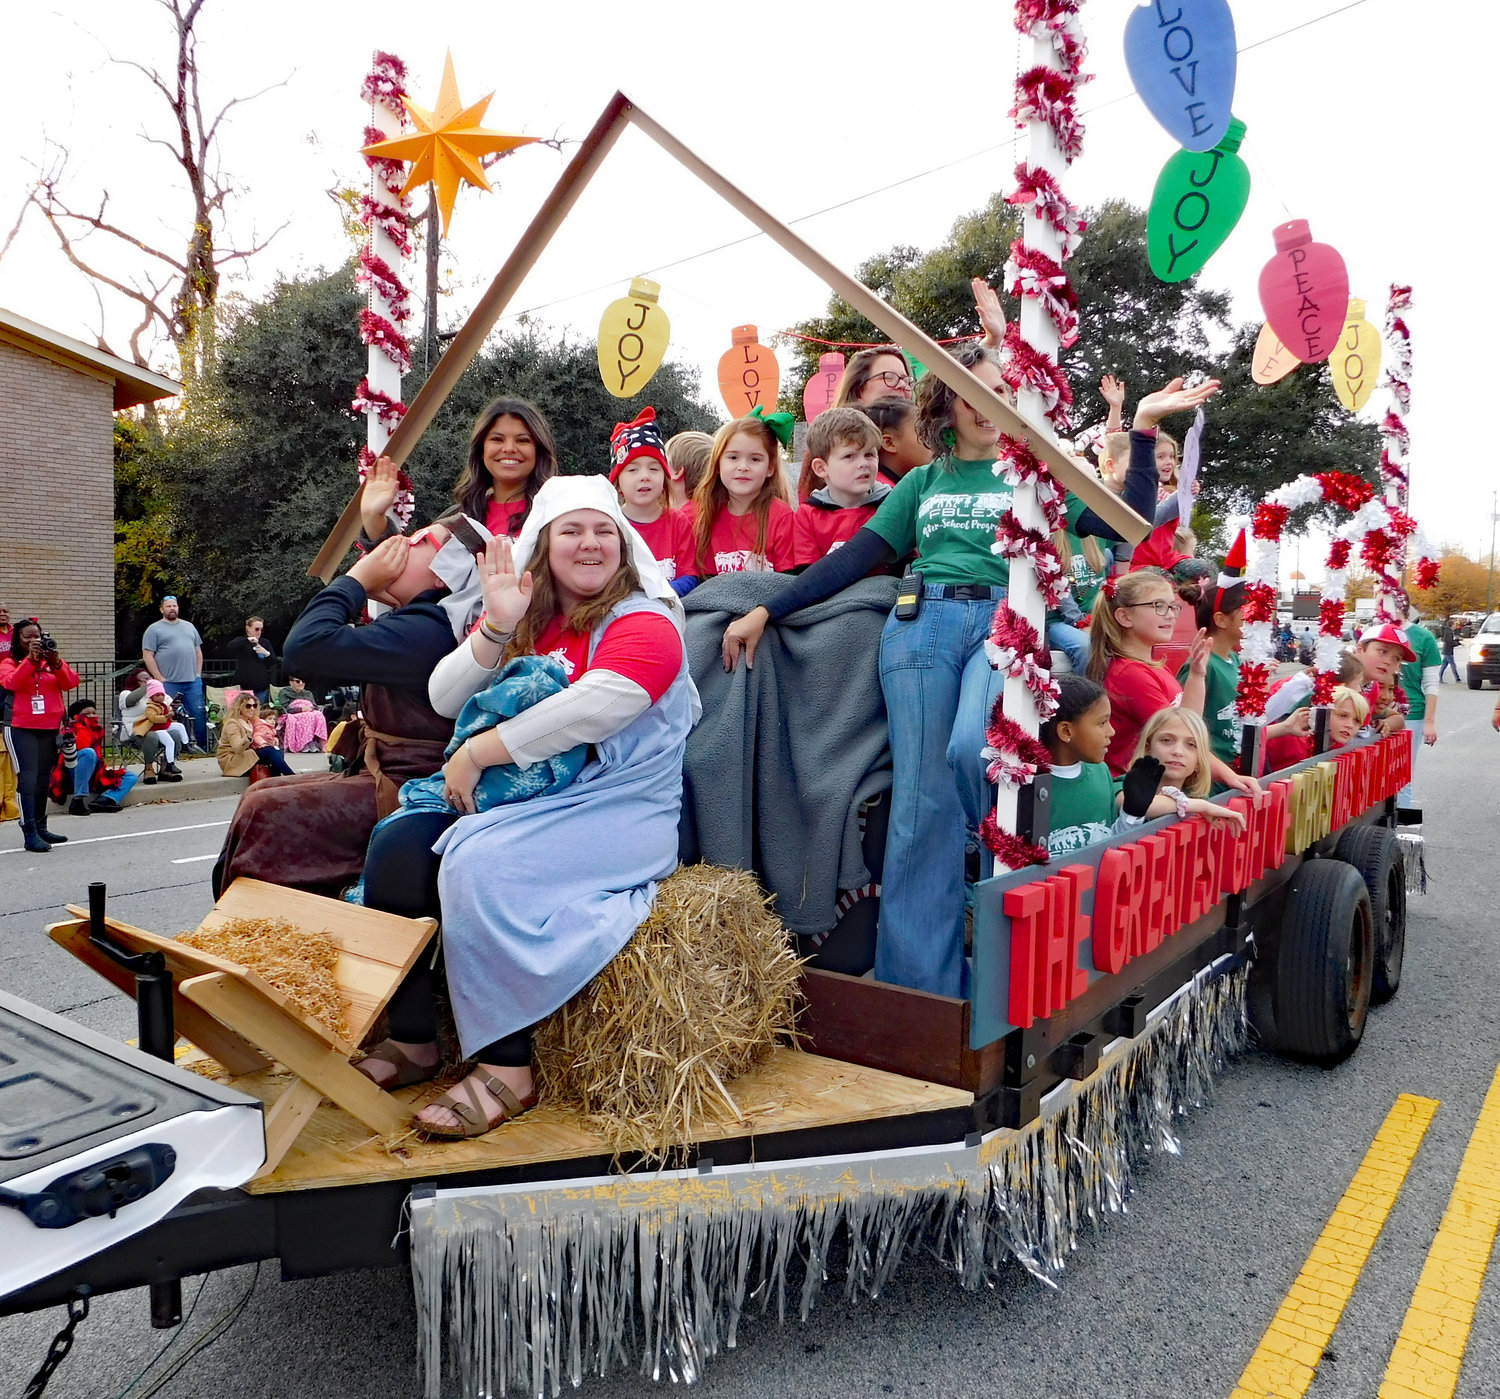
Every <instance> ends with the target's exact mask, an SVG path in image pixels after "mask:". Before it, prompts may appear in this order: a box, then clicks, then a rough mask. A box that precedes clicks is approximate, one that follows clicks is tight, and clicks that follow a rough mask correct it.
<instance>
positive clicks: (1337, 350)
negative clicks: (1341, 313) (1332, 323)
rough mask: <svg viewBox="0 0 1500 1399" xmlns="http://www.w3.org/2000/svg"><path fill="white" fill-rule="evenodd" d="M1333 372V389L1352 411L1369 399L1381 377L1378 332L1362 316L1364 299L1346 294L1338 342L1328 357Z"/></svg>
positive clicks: (1363, 313) (1341, 401)
mask: <svg viewBox="0 0 1500 1399" xmlns="http://www.w3.org/2000/svg"><path fill="white" fill-rule="evenodd" d="M1328 368H1329V369H1330V370H1331V371H1332V373H1333V391H1334V393H1336V394H1337V395H1338V396H1339V402H1340V403H1342V404H1343V405H1344V407H1345V408H1347V409H1348V410H1349V411H1350V412H1351V413H1357V412H1359V410H1360V409H1361V408H1363V407H1364V406H1365V404H1366V403H1368V402H1369V401H1370V395H1371V394H1372V393H1373V392H1374V391H1375V381H1376V379H1378V378H1379V377H1380V332H1379V331H1378V330H1376V329H1375V327H1374V326H1373V325H1371V324H1370V323H1369V321H1367V320H1366V319H1365V303H1364V302H1363V301H1361V300H1360V299H1359V298H1358V297H1357V296H1351V297H1350V298H1349V314H1348V315H1347V316H1346V317H1345V318H1344V330H1343V333H1342V334H1341V335H1340V336H1339V343H1338V344H1337V345H1336V346H1335V347H1334V351H1333V353H1332V354H1331V355H1329V357H1328Z"/></svg>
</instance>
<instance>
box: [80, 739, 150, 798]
mask: <svg viewBox="0 0 1500 1399" xmlns="http://www.w3.org/2000/svg"><path fill="white" fill-rule="evenodd" d="M98 766H99V755H98V754H97V753H96V752H94V750H93V749H92V748H80V749H79V750H78V762H77V765H76V766H75V767H74V768H73V795H74V796H75V797H86V796H88V795H89V787H90V784H91V783H92V782H93V780H94V770H95V769H96V768H97V767H98ZM140 778H141V775H140V773H138V772H127V773H126V774H125V776H124V777H123V778H121V779H120V785H119V786H118V787H116V788H115V789H114V790H113V791H110V792H102V793H100V795H101V796H105V797H108V798H109V799H110V800H111V801H116V802H120V803H122V804H123V803H124V801H125V798H126V796H127V794H128V793H129V791H130V789H131V788H132V787H134V786H135V784H136V783H137V782H139V781H140Z"/></svg>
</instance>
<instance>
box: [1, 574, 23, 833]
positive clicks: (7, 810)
mask: <svg viewBox="0 0 1500 1399" xmlns="http://www.w3.org/2000/svg"><path fill="white" fill-rule="evenodd" d="M10 638H11V626H10V613H9V611H7V609H6V607H5V604H4V603H0V656H8V655H9V654H10ZM10 701H11V695H10V691H9V690H5V689H0V824H3V823H4V822H6V821H19V820H20V819H21V806H20V803H19V802H18V801H17V800H16V791H17V787H16V772H17V770H18V768H19V764H18V763H17V762H16V755H15V753H14V751H13V750H12V749H11V744H10Z"/></svg>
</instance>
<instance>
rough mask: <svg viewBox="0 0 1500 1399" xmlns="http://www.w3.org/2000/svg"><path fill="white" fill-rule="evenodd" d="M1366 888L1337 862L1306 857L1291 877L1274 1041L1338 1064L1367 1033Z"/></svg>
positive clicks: (1369, 944) (1370, 925) (1371, 952)
mask: <svg viewBox="0 0 1500 1399" xmlns="http://www.w3.org/2000/svg"><path fill="white" fill-rule="evenodd" d="M1374 965H1375V925H1374V920H1373V919H1372V918H1371V916H1370V893H1369V890H1368V889H1366V888H1365V882H1364V880H1363V879H1361V878H1360V876H1359V874H1358V872H1357V871H1356V870H1354V869H1353V868H1352V867H1351V866H1349V865H1346V864H1345V863H1344V862H1343V861H1342V860H1309V861H1308V862H1307V863H1306V864H1304V865H1303V866H1302V868H1301V869H1299V870H1298V871H1297V873H1296V874H1294V875H1293V876H1292V881H1291V884H1290V886H1289V888H1288V891H1287V899H1286V910H1285V913H1284V915H1283V920H1282V927H1281V939H1280V947H1279V949H1278V952H1277V958H1276V987H1275V993H1274V994H1275V1009H1274V1015H1275V1022H1276V1042H1277V1047H1278V1048H1280V1049H1281V1050H1283V1051H1284V1052H1286V1053H1288V1054H1292V1055H1295V1056H1296V1057H1298V1058H1302V1059H1311V1060H1312V1061H1314V1062H1315V1063H1320V1064H1336V1063H1338V1062H1339V1060H1341V1059H1344V1058H1346V1057H1347V1056H1348V1055H1350V1054H1352V1053H1353V1052H1354V1050H1355V1048H1356V1047H1357V1046H1358V1044H1359V1041H1360V1038H1361V1037H1362V1036H1363V1035H1364V1032H1365V1016H1366V1014H1367V1012H1368V1011H1369V1009H1370V989H1371V983H1372V981H1373V980H1374Z"/></svg>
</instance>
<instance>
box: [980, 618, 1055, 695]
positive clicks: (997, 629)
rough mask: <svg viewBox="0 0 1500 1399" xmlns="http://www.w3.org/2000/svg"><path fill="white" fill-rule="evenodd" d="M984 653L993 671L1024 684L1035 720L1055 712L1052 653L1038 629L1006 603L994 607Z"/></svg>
mask: <svg viewBox="0 0 1500 1399" xmlns="http://www.w3.org/2000/svg"><path fill="white" fill-rule="evenodd" d="M984 653H985V655H986V656H988V657H989V662H990V664H991V665H992V666H993V667H994V668H995V669H996V670H998V671H1002V672H1003V673H1004V674H1006V675H1009V676H1014V677H1015V678H1016V679H1017V680H1019V681H1020V682H1021V683H1022V684H1023V685H1025V686H1026V689H1027V691H1028V692H1029V693H1030V695H1031V702H1032V703H1033V704H1034V705H1035V706H1036V713H1037V718H1038V719H1041V720H1043V721H1045V720H1047V719H1050V718H1051V717H1052V716H1053V715H1054V714H1056V713H1057V701H1058V695H1059V690H1058V685H1057V681H1056V679H1054V678H1053V675H1052V652H1051V651H1049V650H1048V649H1047V648H1046V647H1045V646H1043V645H1042V639H1041V637H1040V636H1039V635H1038V634H1037V629H1036V628H1035V627H1034V626H1032V625H1031V623H1030V622H1028V621H1027V620H1026V619H1025V618H1024V617H1023V616H1021V614H1020V613H1019V612H1016V611H1014V610H1013V609H1012V608H1011V606H1010V604H1009V603H1005V602H1002V603H1001V604H1000V605H999V606H998V607H997V608H995V617H994V620H993V621H992V622H991V623H990V634H989V639H988V640H987V641H986V642H985V643H984Z"/></svg>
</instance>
